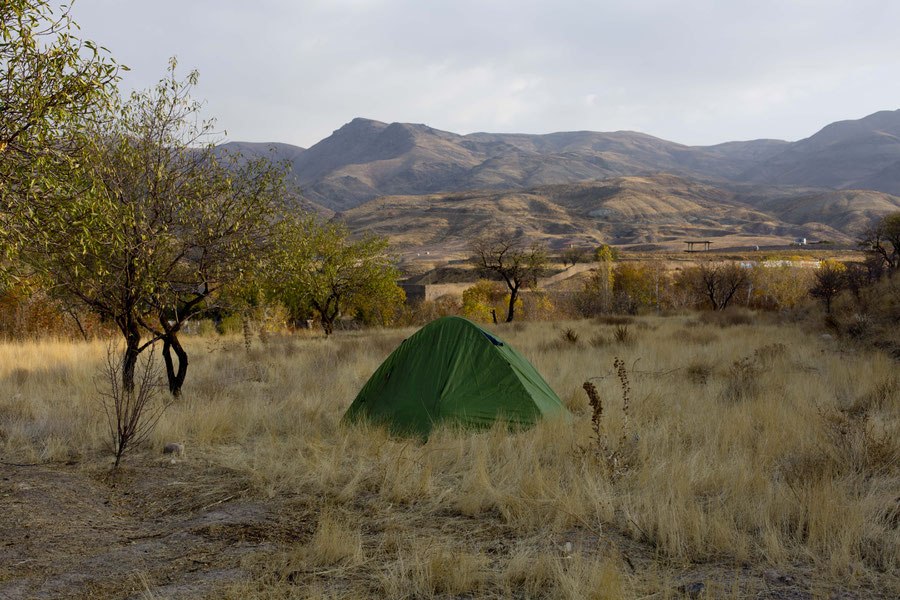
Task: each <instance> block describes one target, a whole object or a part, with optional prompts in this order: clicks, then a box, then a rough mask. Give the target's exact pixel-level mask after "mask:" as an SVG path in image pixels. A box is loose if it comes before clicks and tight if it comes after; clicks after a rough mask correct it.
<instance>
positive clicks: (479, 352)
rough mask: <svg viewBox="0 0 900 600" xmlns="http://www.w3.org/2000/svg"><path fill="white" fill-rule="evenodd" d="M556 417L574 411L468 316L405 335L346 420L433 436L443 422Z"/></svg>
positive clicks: (484, 423)
mask: <svg viewBox="0 0 900 600" xmlns="http://www.w3.org/2000/svg"><path fill="white" fill-rule="evenodd" d="M554 415H561V416H563V417H564V418H568V417H569V411H568V410H566V408H565V406H563V404H562V402H561V401H560V400H559V397H557V395H556V394H555V393H554V392H553V390H552V389H550V386H549V385H547V382H546V381H544V379H543V378H542V377H541V376H540V374H538V372H537V370H535V368H534V367H533V366H532V365H531V363H529V362H528V361H527V360H526V359H525V357H523V356H522V355H521V354H519V353H518V352H516V351H515V350H513V349H512V348H511V347H510V346H509V345H508V344H506V343H504V342H503V340H501V339H500V338H498V337H497V336H494V335H492V334H490V333H488V332H487V331H485V330H483V329H482V328H480V327H479V326H478V325H476V324H475V323H472V322H471V321H469V320H467V319H463V318H461V317H442V318H440V319H436V320H434V321H432V322H431V323H429V324H428V325H426V326H424V327H423V328H422V329H420V330H419V331H417V332H416V333H415V334H413V335H412V336H410V337H409V338H407V339H405V340H403V342H402V343H401V344H400V346H399V347H397V349H396V350H394V352H393V353H392V354H391V355H390V356H389V357H388V358H387V359H386V360H385V361H384V362H383V363H382V364H381V366H380V367H378V369H377V370H376V371H375V373H374V374H373V375H372V377H371V378H369V381H368V382H366V384H365V385H364V386H363V388H362V390H360V392H359V394H358V395H357V396H356V399H355V400H354V401H353V403H352V404H351V405H350V408H348V409H347V412H346V413H345V414H344V420H345V421H347V422H354V421H357V420H360V419H365V420H368V421H372V422H376V423H383V424H385V425H387V426H388V427H389V428H390V429H391V431H393V432H394V433H398V434H409V435H419V436H422V437H427V436H428V434H429V433H430V432H431V430H432V429H433V428H434V427H436V426H438V425H441V424H448V425H457V426H462V427H490V426H491V425H492V424H493V423H494V422H496V421H498V420H502V421H504V422H506V423H508V424H509V425H510V426H511V427H523V428H524V427H528V426H531V425H534V424H535V423H536V422H537V420H538V419H540V418H542V417H549V416H554Z"/></svg>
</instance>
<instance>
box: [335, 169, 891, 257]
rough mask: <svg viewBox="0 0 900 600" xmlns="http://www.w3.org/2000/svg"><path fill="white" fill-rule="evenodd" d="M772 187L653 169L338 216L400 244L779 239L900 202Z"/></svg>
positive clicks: (377, 205)
mask: <svg viewBox="0 0 900 600" xmlns="http://www.w3.org/2000/svg"><path fill="white" fill-rule="evenodd" d="M776 192H777V193H776ZM776 192H773V194H772V197H771V199H769V200H765V201H761V200H760V190H759V189H758V188H750V189H749V190H745V191H733V190H726V189H721V188H718V187H715V186H711V185H707V184H702V183H697V182H695V181H691V180H689V179H685V178H681V177H677V176H674V175H651V176H639V177H620V178H614V179H609V180H605V181H600V182H588V183H578V184H562V185H550V186H538V187H533V188H525V189H521V190H516V191H477V192H463V193H455V194H430V195H418V196H383V197H379V198H377V199H375V200H372V201H369V202H367V203H365V204H363V205H361V206H359V207H356V208H353V209H351V210H347V211H345V212H341V213H338V214H337V218H340V219H342V220H343V221H345V222H346V223H347V224H348V225H349V226H350V227H351V228H353V229H355V230H359V231H373V232H376V233H379V234H382V235H387V236H390V237H391V239H392V240H393V241H394V242H395V243H396V244H398V245H399V246H401V247H406V248H415V247H422V248H423V249H424V248H435V249H437V248H447V249H453V248H462V247H464V246H465V245H466V244H467V243H468V241H469V240H472V239H474V238H476V237H479V236H481V235H485V234H489V233H491V232H495V231H498V230H500V231H507V230H513V231H517V232H519V233H521V234H522V235H525V236H527V237H530V238H533V239H539V240H542V241H544V242H546V243H548V244H549V245H550V246H551V247H561V246H563V245H564V244H567V243H575V244H577V245H596V244H598V243H600V242H605V243H613V244H617V245H628V244H653V245H660V246H667V247H670V248H681V247H683V241H684V240H687V239H717V240H719V242H717V245H719V246H720V247H721V246H722V245H748V244H760V245H766V244H784V243H789V242H790V241H791V240H793V239H794V238H795V237H807V238H810V239H828V240H831V241H837V242H852V241H853V240H854V238H855V236H856V235H857V234H858V233H859V231H860V229H861V228H862V227H865V226H866V225H868V224H869V222H870V221H871V219H873V218H876V217H878V216H880V215H883V214H885V213H887V212H892V211H896V210H900V198H898V197H895V196H890V195H888V194H883V193H879V192H868V191H846V192H834V191H830V190H819V191H816V192H810V191H809V190H803V191H802V193H800V194H798V195H794V196H790V195H786V194H784V190H783V189H782V190H776ZM763 197H766V196H765V195H763Z"/></svg>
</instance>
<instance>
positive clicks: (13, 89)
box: [0, 0, 120, 264]
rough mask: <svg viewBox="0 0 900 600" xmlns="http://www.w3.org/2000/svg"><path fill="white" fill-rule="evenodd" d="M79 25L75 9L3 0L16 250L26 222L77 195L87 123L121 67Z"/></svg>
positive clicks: (3, 117) (0, 201) (1, 132)
mask: <svg viewBox="0 0 900 600" xmlns="http://www.w3.org/2000/svg"><path fill="white" fill-rule="evenodd" d="M75 31H77V25H76V23H75V22H74V21H73V20H72V17H71V14H70V8H65V7H63V8H60V9H56V10H54V8H53V6H52V5H51V3H50V2H48V1H46V0H4V2H2V3H0V243H2V245H3V250H4V251H5V252H6V253H7V254H8V255H9V254H12V253H13V252H14V251H15V250H16V249H17V248H18V246H19V245H20V243H21V242H22V241H23V240H24V239H25V236H24V232H23V227H22V224H23V221H26V222H27V221H31V222H32V224H33V223H34V222H35V221H37V220H39V219H40V218H48V217H49V216H51V215H50V213H52V212H53V211H54V210H55V209H56V208H58V207H59V206H60V205H61V204H64V203H65V202H66V201H67V199H68V198H70V197H71V195H72V193H73V190H74V189H76V188H75V184H76V183H77V182H78V178H77V177H73V176H72V170H73V168H74V167H75V166H76V164H77V150H78V148H79V142H80V140H81V139H82V138H81V136H80V135H79V129H80V127H79V123H81V122H83V121H85V120H90V119H94V118H96V117H97V115H98V113H99V112H100V111H102V110H103V109H104V108H105V106H106V102H107V100H108V98H109V96H110V94H112V93H113V91H114V88H113V84H114V82H115V81H116V80H117V77H118V72H119V68H120V67H119V66H118V65H117V64H116V63H115V61H113V60H112V59H111V58H109V57H108V56H107V53H106V51H105V50H104V49H103V48H101V47H99V46H97V45H96V44H94V43H93V42H90V41H85V40H81V39H80V38H78V37H77V36H76V35H75V33H74V32H75ZM15 263H16V261H13V264H15Z"/></svg>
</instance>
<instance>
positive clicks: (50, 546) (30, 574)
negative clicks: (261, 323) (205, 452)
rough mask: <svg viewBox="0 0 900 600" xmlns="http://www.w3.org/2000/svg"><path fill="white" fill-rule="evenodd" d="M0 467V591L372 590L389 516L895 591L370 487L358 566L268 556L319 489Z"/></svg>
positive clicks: (310, 511) (174, 471)
mask: <svg viewBox="0 0 900 600" xmlns="http://www.w3.org/2000/svg"><path fill="white" fill-rule="evenodd" d="M0 474H2V476H0V509H2V510H0V540H2V542H0V598H4V599H9V600H18V599H31V598H172V599H180V598H218V597H222V595H223V594H226V595H228V594H234V592H233V590H232V591H231V592H229V589H231V587H232V586H234V585H235V584H236V583H238V582H245V584H246V582H247V581H250V582H253V581H256V583H255V584H251V585H252V586H253V587H254V588H255V589H260V588H265V586H267V585H269V584H271V583H272V581H273V579H272V578H273V577H274V581H277V582H278V585H279V586H282V587H283V586H288V587H290V586H291V585H294V584H296V586H297V593H298V594H300V593H303V590H305V589H308V588H309V586H310V585H314V586H315V587H316V589H323V590H326V591H327V592H328V593H329V594H333V595H335V596H337V597H342V596H351V595H352V596H353V597H384V596H385V593H384V590H383V587H382V585H381V584H379V582H378V581H377V579H378V565H377V563H378V561H379V555H383V552H384V548H385V546H386V544H385V538H386V537H387V536H389V535H390V534H391V532H395V531H396V529H397V527H398V526H399V527H401V528H402V529H403V530H406V531H413V532H415V533H416V535H418V536H419V537H420V538H430V539H433V540H435V542H436V543H445V542H447V541H448V540H452V541H454V542H455V543H457V544H458V543H460V542H462V543H463V544H465V546H467V547H468V549H470V550H471V551H474V552H479V553H482V554H484V555H485V556H487V557H488V558H489V559H490V560H492V561H499V560H500V559H502V558H503V557H506V556H508V555H509V554H510V553H511V552H512V551H513V548H514V547H521V545H522V544H523V543H524V544H527V545H529V546H531V547H533V548H534V549H535V551H537V552H540V553H546V554H550V555H553V556H554V557H556V558H558V559H559V560H567V559H570V558H572V557H573V556H575V555H580V554H587V555H595V556H596V555H601V556H606V557H609V558H610V559H611V560H615V561H616V562H617V563H618V564H620V565H622V569H623V570H624V571H626V572H630V575H629V577H632V578H633V579H634V580H635V581H644V582H645V585H641V584H638V585H636V586H634V588H633V589H634V590H635V591H638V590H643V591H642V595H643V596H645V597H655V598H667V597H674V598H677V597H693V598H712V597H717V598H718V597H747V598H774V599H780V600H794V599H796V600H801V599H806V598H834V599H841V600H844V599H850V598H894V597H896V596H895V595H894V594H895V593H896V592H897V590H898V589H900V588H898V587H897V583H898V581H897V577H896V575H894V574H889V573H888V574H885V575H884V578H883V579H880V580H878V581H866V582H860V581H857V582H854V583H853V584H852V585H851V584H849V583H848V584H847V585H840V584H835V583H834V580H833V578H831V577H825V576H820V574H818V573H816V572H814V571H812V570H811V569H809V568H805V567H804V566H803V565H795V566H794V567H793V568H792V569H791V570H790V571H783V572H776V571H774V570H772V569H766V568H764V567H762V566H758V565H749V564H735V563H733V562H727V561H723V562H721V563H716V562H712V563H702V564H672V563H669V562H668V561H667V560H666V559H665V558H664V557H661V556H660V555H659V553H657V552H656V551H655V550H654V548H652V547H651V546H650V545H649V544H646V543H644V542H643V541H642V540H640V539H633V538H632V537H627V536H624V535H621V534H620V533H619V532H618V531H616V530H615V529H614V528H612V527H608V528H604V530H603V531H598V530H595V529H593V528H588V527H582V528H575V529H572V530H570V531H567V532H565V533H563V534H555V535H552V536H550V537H543V536H541V535H535V534H531V535H530V537H529V536H527V535H525V536H523V534H522V533H521V532H517V531H516V530H515V529H514V528H512V527H510V526H508V525H506V524H505V523H504V522H503V519H502V518H501V516H500V515H499V514H497V515H494V514H490V513H487V514H484V515H479V516H477V517H469V516H465V515H461V514H459V513H456V512H454V511H452V510H448V511H447V512H446V514H438V515H434V514H423V513H421V512H417V511H416V509H415V507H414V506H404V505H398V506H393V505H390V504H385V503H384V502H383V501H379V500H378V499H377V498H374V497H373V498H366V497H361V498H357V499H356V500H355V501H354V502H353V503H351V504H348V505H345V506H343V507H342V510H343V511H345V513H346V514H345V516H346V517H347V518H348V519H351V520H353V521H355V522H356V523H358V525H359V526H360V528H361V531H362V534H363V544H364V546H365V547H367V548H372V549H375V551H374V552H372V553H370V556H369V558H368V559H367V560H366V561H364V562H363V563H362V564H359V565H354V566H352V567H337V568H330V569H329V568H326V569H321V568H314V567H310V568H300V569H294V568H288V567H273V564H272V559H273V557H277V556H278V555H279V554H281V553H284V552H285V551H288V550H289V549H291V548H295V547H297V546H299V545H303V544H306V543H307V542H308V541H309V539H310V538H311V537H312V535H313V534H314V532H315V529H316V523H317V520H318V515H319V512H320V511H321V509H322V506H323V501H324V499H323V498H321V497H318V496H317V495H316V493H315V492H314V491H310V492H309V493H308V494H305V493H297V494H294V495H291V496H279V497H275V498H270V499H263V498H253V497H251V495H250V492H249V491H248V490H249V487H247V486H245V484H244V482H243V481H242V477H241V476H239V475H238V474H236V473H231V472H228V471H225V470H223V469H221V468H218V467H215V466H214V465H213V464H211V463H209V462H207V461H204V460H203V459H202V458H190V459H183V460H181V459H178V460H176V461H175V462H172V461H171V460H168V459H163V458H160V457H158V456H155V455H149V454H140V455H136V456H134V457H132V458H131V459H130V460H129V462H128V465H127V466H125V467H124V468H123V469H121V470H120V472H119V474H117V475H116V476H110V474H109V471H108V466H107V465H106V463H105V462H103V461H102V460H101V459H97V460H96V461H94V462H93V463H81V464H53V465H15V464H10V463H2V465H0ZM267 578H268V579H267ZM651 580H652V582H653V583H647V582H649V581H651ZM435 596H436V597H445V598H451V597H465V598H471V597H473V596H472V595H471V594H463V595H461V596H453V595H452V594H449V593H443V594H442V593H437V594H435ZM238 597H239V596H238ZM290 597H294V595H293V594H292V595H291V596H290ZM298 597H306V596H305V595H304V596H298ZM514 597H528V596H527V595H521V594H515V595H514Z"/></svg>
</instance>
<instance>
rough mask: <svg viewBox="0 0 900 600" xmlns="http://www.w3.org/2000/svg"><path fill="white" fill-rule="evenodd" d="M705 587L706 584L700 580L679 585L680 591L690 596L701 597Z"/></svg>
mask: <svg viewBox="0 0 900 600" xmlns="http://www.w3.org/2000/svg"><path fill="white" fill-rule="evenodd" d="M705 589H706V584H705V583H703V582H700V581H695V582H693V583H685V584H684V585H680V586H678V591H679V592H681V593H682V594H684V595H685V596H688V597H689V598H699V597H700V594H702V593H703V590H705Z"/></svg>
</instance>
